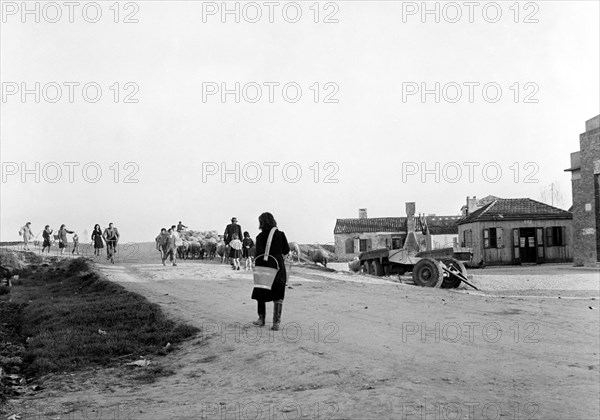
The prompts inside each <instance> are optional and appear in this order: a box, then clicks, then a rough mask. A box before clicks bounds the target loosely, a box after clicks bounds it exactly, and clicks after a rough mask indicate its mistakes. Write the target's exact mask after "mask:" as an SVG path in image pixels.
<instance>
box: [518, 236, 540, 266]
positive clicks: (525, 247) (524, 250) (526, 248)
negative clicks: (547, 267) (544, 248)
mask: <svg viewBox="0 0 600 420" xmlns="http://www.w3.org/2000/svg"><path fill="white" fill-rule="evenodd" d="M519 254H520V256H521V262H523V263H535V262H537V260H536V243H535V228H521V229H519Z"/></svg>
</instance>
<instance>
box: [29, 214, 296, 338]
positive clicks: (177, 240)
mask: <svg viewBox="0 0 600 420" xmlns="http://www.w3.org/2000/svg"><path fill="white" fill-rule="evenodd" d="M258 224H259V229H260V231H261V232H260V233H259V234H258V236H257V237H256V243H255V242H254V241H253V240H252V238H251V237H250V234H249V233H248V232H243V233H242V227H241V226H240V225H239V224H238V222H237V218H235V217H233V218H232V219H231V223H230V224H229V225H227V227H226V228H225V233H224V235H223V240H224V242H225V245H226V246H227V247H226V249H229V257H230V259H231V264H232V268H233V269H234V270H240V258H244V259H245V260H246V265H245V268H246V270H249V269H251V268H252V265H253V264H254V265H256V266H259V267H261V266H262V267H271V268H274V269H276V270H277V271H276V274H275V276H274V279H273V283H272V284H271V287H270V288H265V287H254V289H253V291H252V296H251V298H252V299H254V300H256V301H257V311H258V320H257V321H254V322H253V324H255V325H257V326H261V327H262V326H264V325H265V319H266V302H273V326H272V327H271V329H272V330H275V331H276V330H278V329H279V325H280V322H281V311H282V308H283V299H284V297H285V288H286V283H287V272H286V266H285V261H284V257H285V256H286V255H287V254H288V253H289V252H290V246H289V244H288V241H287V238H286V236H285V233H283V232H282V231H280V230H278V228H277V222H276V221H275V218H274V217H273V215H272V214H271V213H267V212H265V213H263V214H261V215H260V216H259V218H258ZM186 228H187V226H185V225H184V224H183V223H182V222H181V221H180V222H179V223H178V224H177V225H172V226H171V227H170V228H169V229H166V228H162V229H161V231H160V234H159V235H158V236H157V237H156V248H157V250H159V251H160V252H161V258H162V263H163V265H166V260H167V258H169V260H170V262H172V263H173V265H174V266H176V265H177V252H176V251H177V246H179V245H181V244H182V243H183V240H182V239H181V233H182V232H183V231H184V230H185V229H186ZM52 233H53V230H52V229H50V226H49V225H46V226H45V227H44V230H43V234H42V235H43V238H44V242H43V245H42V253H43V252H44V251H45V250H47V252H48V253H49V252H50V247H51V244H52V242H51V235H52ZM71 234H74V236H73V250H72V251H71V252H72V253H73V254H75V253H77V254H79V238H78V236H77V234H76V233H75V232H74V231H71V230H69V229H67V227H66V225H64V224H62V225H61V226H60V229H59V230H58V235H57V237H58V247H59V249H60V253H61V254H63V253H64V250H65V249H68V236H67V235H71ZM19 235H21V236H22V237H23V241H24V243H25V246H24V248H25V249H26V250H29V243H30V242H31V240H32V239H33V238H34V237H35V236H34V235H33V231H32V228H31V222H27V223H26V224H25V225H24V226H23V227H22V228H21V230H20V231H19ZM119 238H120V235H119V230H118V229H117V228H116V227H115V226H114V225H113V223H109V224H108V227H107V228H106V229H104V231H102V228H101V227H100V225H99V224H96V225H94V230H93V231H92V236H91V239H92V243H93V245H94V255H96V256H99V255H100V250H101V249H102V248H104V243H106V248H107V259H110V258H111V257H112V256H113V255H114V253H116V250H117V244H118V242H119ZM265 253H268V255H265ZM255 255H256V259H255Z"/></svg>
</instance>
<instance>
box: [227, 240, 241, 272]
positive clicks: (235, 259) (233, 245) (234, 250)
mask: <svg viewBox="0 0 600 420" xmlns="http://www.w3.org/2000/svg"><path fill="white" fill-rule="evenodd" d="M242 246H243V245H242V241H240V240H239V239H238V236H237V233H234V234H233V239H232V240H231V242H229V248H230V249H231V250H230V251H229V258H231V261H232V264H233V269H234V270H239V269H240V257H241V256H242Z"/></svg>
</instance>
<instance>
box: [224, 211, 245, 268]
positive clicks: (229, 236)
mask: <svg viewBox="0 0 600 420" xmlns="http://www.w3.org/2000/svg"><path fill="white" fill-rule="evenodd" d="M233 235H237V237H238V238H242V227H241V226H240V225H238V223H237V218H235V217H232V218H231V223H230V224H228V225H227V227H226V228H225V233H223V242H225V251H224V252H225V259H227V258H228V257H229V255H230V253H231V247H230V246H229V243H230V242H231V241H232V240H233ZM229 262H230V263H231V267H232V268H233V269H234V270H235V266H234V265H233V261H232V260H231V259H229Z"/></svg>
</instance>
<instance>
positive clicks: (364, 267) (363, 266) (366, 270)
mask: <svg viewBox="0 0 600 420" xmlns="http://www.w3.org/2000/svg"><path fill="white" fill-rule="evenodd" d="M370 265H371V264H369V262H368V261H363V262H362V264H361V266H360V271H361V272H362V273H363V274H369V267H370Z"/></svg>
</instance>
